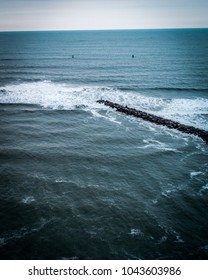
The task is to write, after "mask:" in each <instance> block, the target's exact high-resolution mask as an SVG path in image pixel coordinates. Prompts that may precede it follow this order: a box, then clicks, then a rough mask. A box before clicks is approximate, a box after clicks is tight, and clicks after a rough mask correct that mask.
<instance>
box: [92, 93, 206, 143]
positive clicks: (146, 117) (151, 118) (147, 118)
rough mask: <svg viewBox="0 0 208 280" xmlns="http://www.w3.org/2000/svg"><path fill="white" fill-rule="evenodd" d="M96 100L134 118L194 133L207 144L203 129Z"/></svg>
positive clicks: (106, 101)
mask: <svg viewBox="0 0 208 280" xmlns="http://www.w3.org/2000/svg"><path fill="white" fill-rule="evenodd" d="M97 102H98V103H100V104H104V105H106V106H109V107H111V108H113V109H116V111H118V112H122V113H124V114H126V115H130V116H134V117H136V118H141V119H143V120H145V121H149V122H151V123H155V124H158V125H163V126H167V127H168V128H170V129H177V130H179V131H181V132H183V133H188V134H193V135H196V136H198V137H200V138H202V139H203V140H204V141H205V142H206V143H207V144H208V132H207V131H205V130H202V129H199V128H195V127H193V126H188V125H184V124H181V123H179V122H175V121H172V120H169V119H165V118H162V117H158V116H155V115H152V114H149V113H146V112H143V111H140V110H136V109H133V108H129V107H127V106H122V105H120V104H117V103H114V102H111V101H108V100H103V99H100V100H97Z"/></svg>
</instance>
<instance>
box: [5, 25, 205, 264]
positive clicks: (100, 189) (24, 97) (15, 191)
mask: <svg viewBox="0 0 208 280" xmlns="http://www.w3.org/2000/svg"><path fill="white" fill-rule="evenodd" d="M101 98H102V99H107V100H109V101H112V102H116V103H119V104H121V105H124V106H126V105H127V106H129V107H132V108H136V109H138V110H143V111H145V112H148V113H151V114H154V115H158V116H161V117H164V118H167V119H171V120H174V121H178V122H180V123H182V124H185V125H191V126H194V127H196V128H200V129H204V130H208V29H184V30H183V29H181V30H180V29H179V30H126V31H125V30H120V31H56V32H1V33H0V258H1V259H207V258H208V234H207V233H208V200H207V199H208V146H207V144H206V143H205V142H203V140H202V139H200V138H198V137H196V136H193V135H188V134H185V133H182V132H179V131H176V130H171V129H168V128H166V127H163V126H159V125H156V124H151V123H149V122H146V121H144V120H140V119H136V118H134V117H130V116H126V115H124V114H122V113H119V112H116V111H115V110H113V109H112V108H108V107H105V106H104V105H103V104H99V103H97V102H96V101H97V100H98V99H101Z"/></svg>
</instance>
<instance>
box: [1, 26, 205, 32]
mask: <svg viewBox="0 0 208 280" xmlns="http://www.w3.org/2000/svg"><path fill="white" fill-rule="evenodd" d="M170 29H172V30H174V29H208V27H155V28H154V27H153V28H112V29H108V28H106V29H32V30H0V33H5V32H58V31H62V32H63V31H70V32H76V31H125V30H126V31H127V30H170Z"/></svg>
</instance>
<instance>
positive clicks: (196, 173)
mask: <svg viewBox="0 0 208 280" xmlns="http://www.w3.org/2000/svg"><path fill="white" fill-rule="evenodd" d="M201 174H203V172H201V171H193V172H191V173H190V177H191V178H193V177H195V176H198V175H201Z"/></svg>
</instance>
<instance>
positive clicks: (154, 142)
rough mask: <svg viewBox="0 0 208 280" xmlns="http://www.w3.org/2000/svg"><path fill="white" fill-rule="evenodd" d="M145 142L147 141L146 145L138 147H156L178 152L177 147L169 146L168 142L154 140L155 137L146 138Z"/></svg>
mask: <svg viewBox="0 0 208 280" xmlns="http://www.w3.org/2000/svg"><path fill="white" fill-rule="evenodd" d="M143 143H145V144H146V145H144V146H140V147H138V148H140V149H149V148H152V149H156V150H163V151H170V152H177V149H174V148H170V147H168V145H167V144H165V143H162V142H160V141H157V140H154V139H145V140H143Z"/></svg>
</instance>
